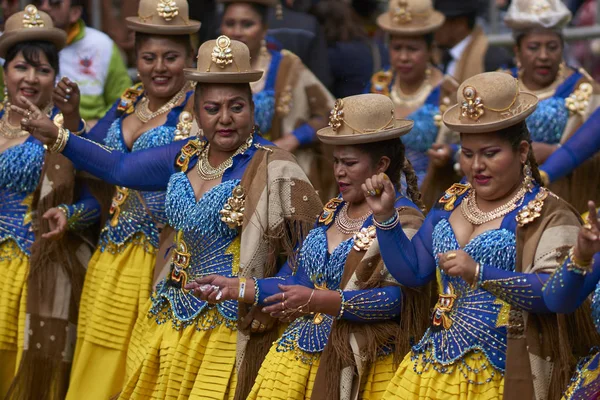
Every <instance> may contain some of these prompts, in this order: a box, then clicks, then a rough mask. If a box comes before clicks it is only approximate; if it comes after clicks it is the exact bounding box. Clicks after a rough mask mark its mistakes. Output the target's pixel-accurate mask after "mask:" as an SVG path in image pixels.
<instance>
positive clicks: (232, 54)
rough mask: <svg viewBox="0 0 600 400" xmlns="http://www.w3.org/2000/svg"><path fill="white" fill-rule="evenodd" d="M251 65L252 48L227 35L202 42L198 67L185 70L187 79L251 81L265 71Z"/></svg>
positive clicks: (228, 81)
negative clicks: (249, 48)
mask: <svg viewBox="0 0 600 400" xmlns="http://www.w3.org/2000/svg"><path fill="white" fill-rule="evenodd" d="M251 68H252V67H251V66H250V50H248V46H246V45H245V44H244V43H242V42H238V41H237V40H231V39H229V38H228V37H227V36H225V35H221V36H219V37H218V38H217V39H216V40H208V41H206V42H204V43H202V46H200V49H198V67H197V68H196V69H192V68H186V69H185V70H184V72H185V77H186V79H188V80H190V81H195V82H201V83H250V82H256V81H258V80H259V79H260V78H261V77H262V75H263V71H259V70H253V69H251Z"/></svg>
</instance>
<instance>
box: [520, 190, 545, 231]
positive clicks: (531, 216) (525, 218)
mask: <svg viewBox="0 0 600 400" xmlns="http://www.w3.org/2000/svg"><path fill="white" fill-rule="evenodd" d="M546 197H548V190H547V189H544V188H541V189H540V192H539V193H538V194H537V195H536V196H535V199H533V200H531V201H530V202H529V203H527V205H526V206H525V207H523V208H522V209H521V211H519V213H518V214H517V216H516V217H515V218H516V220H517V223H518V224H519V227H523V226H525V225H527V224H528V223H530V222H533V221H535V219H536V218H538V217H539V216H540V215H541V213H542V209H543V208H544V200H546Z"/></svg>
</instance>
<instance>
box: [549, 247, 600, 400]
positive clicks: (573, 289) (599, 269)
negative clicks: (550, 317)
mask: <svg viewBox="0 0 600 400" xmlns="http://www.w3.org/2000/svg"><path fill="white" fill-rule="evenodd" d="M570 261H571V260H570V259H569V258H567V259H565V262H564V263H563V265H562V266H561V267H560V268H559V269H558V270H556V272H555V273H554V274H552V276H551V277H550V279H549V280H548V282H547V283H546V285H545V286H544V301H545V302H546V304H547V305H548V308H549V309H551V310H552V311H553V312H557V313H561V314H563V313H564V314H568V313H572V312H573V311H575V310H576V309H577V308H578V307H579V306H580V305H581V304H582V303H583V302H584V301H586V299H588V298H589V296H590V295H592V303H591V306H592V319H593V321H594V325H595V327H596V330H597V331H598V332H599V333H600V253H596V255H595V256H594V260H593V261H594V262H593V266H592V268H591V271H590V272H588V273H587V274H583V273H581V272H580V271H579V270H577V269H572V268H571V267H570V265H569V264H570ZM599 363H600V351H599V349H598V348H597V347H596V348H593V349H591V352H590V355H589V356H588V357H585V358H582V359H581V360H580V361H579V364H578V365H577V369H576V371H575V374H574V375H573V378H572V379H571V383H570V385H569V387H568V388H567V389H566V391H565V393H564V396H563V399H565V400H576V399H577V400H584V399H596V398H598V396H599V395H600V365H599Z"/></svg>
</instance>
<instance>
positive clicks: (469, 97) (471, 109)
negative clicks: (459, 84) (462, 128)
mask: <svg viewBox="0 0 600 400" xmlns="http://www.w3.org/2000/svg"><path fill="white" fill-rule="evenodd" d="M463 96H464V97H465V100H464V101H463V102H462V106H461V107H460V111H461V116H463V117H468V118H470V119H472V120H473V121H477V120H479V118H481V116H482V115H483V113H484V110H483V100H481V97H477V90H475V88H474V87H473V86H465V88H464V89H463Z"/></svg>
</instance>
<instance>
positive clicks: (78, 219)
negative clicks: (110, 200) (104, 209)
mask: <svg viewBox="0 0 600 400" xmlns="http://www.w3.org/2000/svg"><path fill="white" fill-rule="evenodd" d="M59 207H60V208H62V209H63V210H65V214H66V217H67V226H68V228H69V229H70V230H72V231H75V230H82V229H85V228H89V227H90V226H92V225H93V224H95V223H96V221H97V220H98V218H99V217H100V210H99V209H97V208H93V209H87V208H86V207H85V204H72V205H67V204H61V205H60V206H59Z"/></svg>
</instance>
